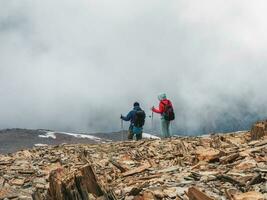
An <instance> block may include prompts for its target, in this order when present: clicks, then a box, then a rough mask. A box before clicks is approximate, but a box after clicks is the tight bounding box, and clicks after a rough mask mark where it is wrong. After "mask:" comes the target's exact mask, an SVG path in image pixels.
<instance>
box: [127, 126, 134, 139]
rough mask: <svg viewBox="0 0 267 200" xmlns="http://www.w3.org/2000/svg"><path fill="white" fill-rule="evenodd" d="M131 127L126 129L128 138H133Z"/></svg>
mask: <svg viewBox="0 0 267 200" xmlns="http://www.w3.org/2000/svg"><path fill="white" fill-rule="evenodd" d="M133 136H134V134H133V128H132V127H130V128H129V130H128V140H132V139H133Z"/></svg>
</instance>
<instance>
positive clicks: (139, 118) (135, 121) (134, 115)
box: [121, 102, 146, 140]
mask: <svg viewBox="0 0 267 200" xmlns="http://www.w3.org/2000/svg"><path fill="white" fill-rule="evenodd" d="M133 106H134V108H133V110H131V111H130V112H129V113H128V115H127V116H123V115H121V119H122V120H124V121H130V127H129V131H128V139H129V140H132V139H133V136H134V135H136V140H141V139H142V133H143V126H144V124H145V118H146V114H145V112H144V111H143V110H142V109H141V108H140V104H139V103H138V102H135V103H134V105H133Z"/></svg>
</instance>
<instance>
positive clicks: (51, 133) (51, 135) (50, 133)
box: [39, 131, 57, 139]
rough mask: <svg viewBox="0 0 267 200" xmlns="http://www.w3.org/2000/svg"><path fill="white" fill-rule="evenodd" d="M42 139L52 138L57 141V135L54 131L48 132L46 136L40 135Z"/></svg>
mask: <svg viewBox="0 0 267 200" xmlns="http://www.w3.org/2000/svg"><path fill="white" fill-rule="evenodd" d="M39 137H40V138H52V139H56V138H57V137H56V135H55V132H52V131H48V132H46V133H45V135H39Z"/></svg>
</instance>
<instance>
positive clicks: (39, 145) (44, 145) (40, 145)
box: [34, 144, 48, 147]
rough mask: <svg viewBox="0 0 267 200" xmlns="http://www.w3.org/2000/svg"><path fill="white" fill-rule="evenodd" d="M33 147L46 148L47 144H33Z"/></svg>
mask: <svg viewBox="0 0 267 200" xmlns="http://www.w3.org/2000/svg"><path fill="white" fill-rule="evenodd" d="M34 146H36V147H47V146H48V145H47V144H35V145H34Z"/></svg>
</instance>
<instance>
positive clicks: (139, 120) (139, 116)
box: [134, 110, 146, 128]
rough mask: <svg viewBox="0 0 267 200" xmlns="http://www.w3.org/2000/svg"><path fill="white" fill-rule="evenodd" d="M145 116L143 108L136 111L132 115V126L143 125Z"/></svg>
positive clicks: (139, 126)
mask: <svg viewBox="0 0 267 200" xmlns="http://www.w3.org/2000/svg"><path fill="white" fill-rule="evenodd" d="M145 118H146V114H145V112H144V111H143V110H138V111H136V113H135V116H134V126H135V127H138V128H141V127H143V126H144V124H145Z"/></svg>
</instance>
